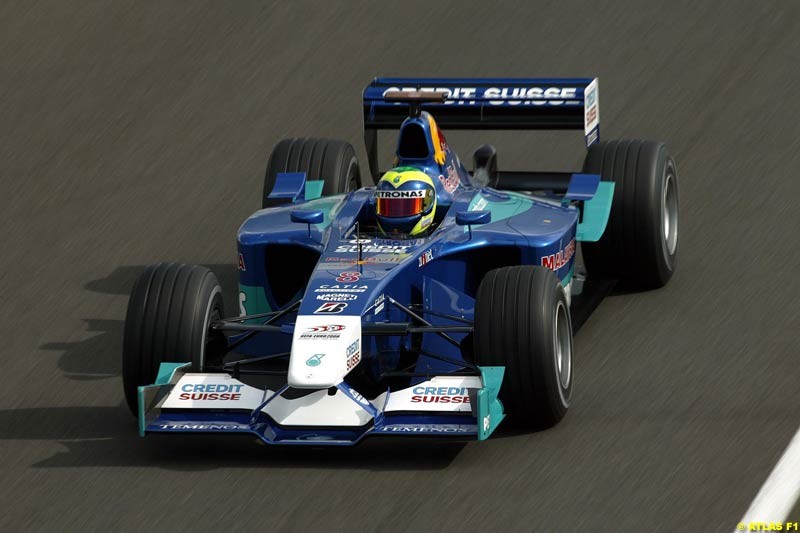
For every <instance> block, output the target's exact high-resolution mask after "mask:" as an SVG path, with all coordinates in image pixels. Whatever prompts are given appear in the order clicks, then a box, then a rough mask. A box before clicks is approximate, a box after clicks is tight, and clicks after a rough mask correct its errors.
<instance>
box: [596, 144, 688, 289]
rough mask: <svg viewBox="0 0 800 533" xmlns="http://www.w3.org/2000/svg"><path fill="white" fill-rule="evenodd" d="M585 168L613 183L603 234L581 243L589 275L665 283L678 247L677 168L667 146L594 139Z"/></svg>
mask: <svg viewBox="0 0 800 533" xmlns="http://www.w3.org/2000/svg"><path fill="white" fill-rule="evenodd" d="M583 171H584V172H585V173H591V174H600V175H601V177H602V179H603V180H604V181H612V182H614V200H613V203H612V206H611V215H610V217H609V220H608V225H607V226H606V230H605V232H604V233H603V236H602V237H601V238H600V240H599V241H598V242H596V243H590V242H585V243H582V244H581V249H582V252H583V260H584V263H585V265H586V270H587V273H588V275H589V276H590V277H591V276H597V277H602V278H614V279H618V280H619V281H620V282H621V284H622V286H624V287H627V288H631V289H655V288H658V287H663V286H664V285H666V283H667V282H668V281H669V279H670V278H671V277H672V274H673V273H674V272H675V264H676V259H677V252H678V173H677V169H676V167H675V161H674V160H673V159H672V156H671V155H670V153H669V151H668V149H667V146H666V145H665V144H664V143H661V142H656V141H640V140H621V141H607V142H599V143H595V144H593V145H592V146H591V147H590V148H589V151H588V153H587V154H586V159H585V160H584V164H583Z"/></svg>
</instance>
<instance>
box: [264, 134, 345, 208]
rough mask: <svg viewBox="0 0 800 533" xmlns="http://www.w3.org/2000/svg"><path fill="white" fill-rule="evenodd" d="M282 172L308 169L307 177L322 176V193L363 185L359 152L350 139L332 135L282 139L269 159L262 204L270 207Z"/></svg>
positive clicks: (341, 191)
mask: <svg viewBox="0 0 800 533" xmlns="http://www.w3.org/2000/svg"><path fill="white" fill-rule="evenodd" d="M280 172H305V173H306V179H307V180H309V181H311V180H323V181H324V185H323V187H322V195H323V196H328V195H331V194H339V193H343V192H348V191H352V190H355V189H358V188H359V187H361V173H360V171H359V168H358V159H357V158H356V152H355V150H354V149H353V147H352V145H350V143H347V142H345V141H338V140H331V139H283V140H282V141H280V142H279V143H278V144H276V145H275V148H273V149H272V155H270V157H269V162H268V163H267V172H266V174H265V175H264V194H263V196H262V201H261V207H262V208H263V207H269V205H270V202H269V201H268V200H267V197H268V196H269V194H270V193H271V192H272V188H273V186H274V185H275V179H276V177H277V176H278V173H280Z"/></svg>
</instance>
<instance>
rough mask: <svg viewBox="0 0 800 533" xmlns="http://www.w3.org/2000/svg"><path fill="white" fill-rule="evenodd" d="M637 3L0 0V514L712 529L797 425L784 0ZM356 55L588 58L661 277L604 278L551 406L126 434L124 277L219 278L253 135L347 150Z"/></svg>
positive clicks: (567, 69) (261, 143)
mask: <svg viewBox="0 0 800 533" xmlns="http://www.w3.org/2000/svg"><path fill="white" fill-rule="evenodd" d="M659 4H660V5H659V6H655V5H652V4H651V3H643V2H633V1H625V2H580V3H579V2H558V3H553V2H503V3H499V2H498V3H492V2H483V3H482V2H475V1H459V2H448V3H439V2H419V1H404V2H343V3H341V5H336V3H333V2H305V1H291V2H266V1H263V2H252V1H243V0H237V1H233V2H222V1H216V2H214V1H210V2H205V1H200V0H192V1H157V2H156V1H151V2H143V1H122V0H119V1H114V2H107V1H106V2H87V1H76V2H64V1H48V2H39V1H33V0H23V1H16V0H4V1H3V2H2V3H0V185H2V187H0V191H1V192H2V194H0V228H2V230H1V231H0V243H2V246H0V250H2V252H0V333H1V334H2V336H1V338H2V342H3V349H2V351H0V353H1V354H2V355H1V356H0V375H1V376H2V387H0V456H2V457H3V460H2V463H0V465H1V466H0V473H1V474H2V476H1V477H0V479H2V482H1V483H0V509H1V510H2V511H0V530H3V531H19V530H57V531H60V530H73V531H74V530H88V531H105V530H111V529H116V530H140V529H144V528H165V527H169V528H170V529H174V530H181V531H185V530H191V531H196V530H210V529H224V530H226V531H249V530H256V529H258V530H265V531H316V530H329V531H339V530H344V529H350V530H368V531H375V530H379V531H390V530H391V531H393V530H403V531H430V530H444V531H456V530H491V531H578V530H591V531H677V530H692V531H728V530H731V529H732V528H733V527H734V526H735V524H736V522H737V521H738V519H739V517H740V516H741V515H742V513H743V512H744V511H745V510H746V509H747V507H748V505H749V503H750V501H751V500H752V498H753V497H754V496H755V494H756V492H757V491H758V488H759V486H760V485H761V483H763V481H764V479H765V478H766V476H767V474H768V473H769V471H770V469H771V468H772V466H773V465H774V463H775V462H776V460H777V458H778V457H779V456H780V454H781V453H782V451H783V449H784V447H785V446H786V444H787V443H788V441H789V439H790V438H791V436H792V435H793V434H794V432H795V431H796V429H797V427H798V425H800V410H798V407H800V395H799V394H798V392H800V385H798V384H799V383H800V380H799V379H798V376H799V373H798V360H797V356H798V349H797V338H798V333H800V317H799V313H798V303H797V299H798V294H799V293H800V291H799V290H798V289H799V288H800V283H798V279H797V272H798V269H799V268H800V254H798V252H797V245H798V235H799V234H800V216H799V215H798V210H797V205H798V200H799V199H800V179H798V169H800V155H798V149H800V141H798V137H799V136H800V127H799V126H798V124H799V123H800V97H799V95H800V74H798V68H799V66H800V39H798V35H800V18H798V15H799V14H800V5H798V4H797V3H796V2H730V1H729V2H702V3H701V2H669V3H659ZM376 75H395V76H475V77H479V76H519V77H549V76H581V77H584V76H598V77H599V78H600V103H601V106H600V113H601V124H602V136H603V137H604V138H605V139H612V138H619V137H644V138H655V139H660V140H664V141H666V142H667V143H668V144H669V146H670V148H671V150H672V152H673V154H674V156H675V158H676V161H677V164H678V169H679V173H680V194H681V217H682V218H681V226H680V232H681V234H680V239H681V240H680V244H679V259H678V272H677V274H676V276H675V277H674V278H673V280H672V282H671V283H670V285H669V286H667V287H666V288H665V289H663V290H660V291H656V292H651V293H641V294H625V295H617V296H613V297H611V298H609V299H607V300H606V301H605V302H603V304H602V305H601V306H600V308H599V309H598V310H597V312H596V313H595V314H594V315H593V316H592V317H591V318H590V320H589V321H588V323H587V324H586V325H585V326H584V327H583V329H582V330H581V331H580V333H579V334H578V336H577V338H576V350H577V355H576V358H577V359H576V363H575V372H576V378H575V397H574V404H573V407H572V409H571V411H570V413H569V415H568V416H567V417H566V419H565V420H564V422H563V423H562V424H561V425H559V426H558V427H556V428H554V429H552V430H549V431H546V432H540V433H534V434H511V433H507V432H506V433H505V434H502V435H500V436H499V437H498V438H495V439H492V440H490V441H488V442H486V443H480V444H479V443H471V444H468V445H465V446H464V445H443V444H438V443H437V444H427V443H420V444H419V446H415V445H410V444H408V443H407V442H405V441H403V442H401V443H399V444H398V443H396V442H393V441H370V442H367V443H365V444H364V445H362V446H359V447H357V448H354V449H348V450H317V449H301V450H294V449H291V450H286V449H279V448H267V447H264V446H259V445H256V444H254V443H253V442H252V440H250V439H245V440H223V439H206V438H203V439H182V438H177V439H170V440H163V439H149V438H148V439H145V440H140V439H138V437H137V436H136V426H135V423H134V419H133V418H132V417H131V416H130V414H129V413H128V412H127V410H126V409H125V408H124V407H123V406H122V403H123V400H122V390H121V382H120V377H119V376H120V350H121V333H122V320H123V319H124V314H125V306H126V302H127V293H128V291H129V290H130V288H131V285H132V283H133V280H134V279H135V278H136V276H137V275H138V274H139V272H141V270H142V268H143V266H144V265H147V264H149V263H153V262H158V261H161V260H174V261H185V262H192V263H200V264H206V265H211V266H212V268H214V270H215V271H216V272H217V274H218V275H219V276H220V277H221V278H222V280H223V283H224V284H225V286H226V288H228V296H229V298H230V301H231V302H233V297H234V294H233V291H234V289H233V287H235V283H236V270H235V268H234V266H233V260H234V254H235V238H234V237H235V232H236V229H237V228H238V226H239V224H240V223H241V222H242V221H243V220H244V218H245V217H246V216H248V215H249V214H250V213H251V212H252V211H254V210H255V209H256V208H258V207H259V205H260V194H261V187H262V183H261V180H262V174H263V170H264V167H265V165H266V160H267V158H268V156H269V152H270V150H271V147H272V146H273V144H274V143H276V142H277V141H278V140H279V139H281V138H283V137H286V136H310V135H314V136H328V137H335V138H342V139H346V140H348V141H350V142H351V143H353V144H354V145H355V146H356V148H357V150H358V151H359V154H360V155H361V157H362V167H366V162H365V159H364V157H363V156H364V151H363V150H364V149H363V142H362V136H361V118H360V113H361V109H360V98H361V90H362V88H363V87H364V85H365V84H367V83H368V82H369V80H370V79H371V78H372V77H373V76H376ZM449 140H450V142H451V144H452V145H453V146H455V147H456V148H457V149H458V150H459V151H460V153H461V154H462V158H463V159H464V160H465V161H469V159H470V153H471V150H472V149H473V148H474V147H475V146H477V145H478V144H480V143H482V142H486V141H492V142H493V143H494V144H495V145H496V146H497V148H498V151H499V164H500V166H501V168H506V169H523V168H528V169H541V170H547V169H553V170H559V169H562V170H573V169H578V168H579V167H580V163H581V160H582V154H583V150H582V139H581V136H580V134H579V133H572V134H569V133H566V134H564V133H559V134H541V133H535V134H524V133H520V132H514V133H502V134H498V135H492V134H472V133H459V134H451V135H449ZM389 149H390V147H389V148H387V150H386V151H385V152H384V157H385V158H384V160H383V162H384V165H388V164H389V161H388V158H389V156H388V153H389ZM229 309H230V310H235V306H234V305H232V303H231V305H229ZM792 518H793V519H794V520H800V513H798V512H797V511H795V513H794V515H793V517H792Z"/></svg>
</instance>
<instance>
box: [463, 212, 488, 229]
mask: <svg viewBox="0 0 800 533" xmlns="http://www.w3.org/2000/svg"><path fill="white" fill-rule="evenodd" d="M491 221H492V212H491V211H459V212H458V213H456V224H458V225H459V226H479V225H481V224H488V223H489V222H491Z"/></svg>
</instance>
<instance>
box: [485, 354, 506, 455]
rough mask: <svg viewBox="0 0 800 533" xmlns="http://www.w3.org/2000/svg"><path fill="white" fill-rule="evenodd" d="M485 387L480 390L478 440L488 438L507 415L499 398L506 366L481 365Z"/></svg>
mask: <svg viewBox="0 0 800 533" xmlns="http://www.w3.org/2000/svg"><path fill="white" fill-rule="evenodd" d="M478 369H479V370H480V371H481V380H482V381H483V388H482V389H481V390H479V391H478V440H486V439H488V438H489V435H491V434H492V432H494V430H495V429H497V426H499V425H500V422H502V421H503V419H504V418H505V417H506V415H505V413H503V403H502V402H501V401H500V400H499V399H497V395H498V394H499V393H500V386H501V385H502V384H503V374H505V371H506V367H504V366H479V367H478Z"/></svg>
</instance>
